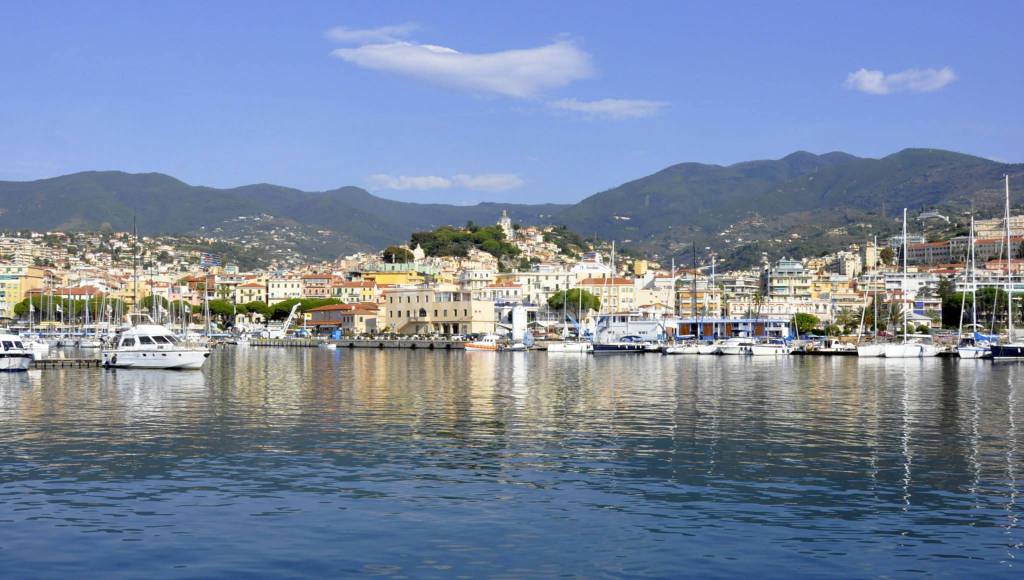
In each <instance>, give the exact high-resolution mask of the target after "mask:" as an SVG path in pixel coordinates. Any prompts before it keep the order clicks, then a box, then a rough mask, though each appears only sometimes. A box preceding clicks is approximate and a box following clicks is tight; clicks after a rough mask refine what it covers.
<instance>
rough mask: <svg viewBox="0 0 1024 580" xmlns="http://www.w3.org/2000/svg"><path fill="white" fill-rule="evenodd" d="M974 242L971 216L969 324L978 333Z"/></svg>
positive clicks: (976, 258)
mask: <svg viewBox="0 0 1024 580" xmlns="http://www.w3.org/2000/svg"><path fill="white" fill-rule="evenodd" d="M975 244H976V242H975V240H974V216H973V215H972V216H971V275H970V279H971V324H972V325H974V326H973V327H972V328H974V331H975V332H977V331H978V254H977V249H976V248H975Z"/></svg>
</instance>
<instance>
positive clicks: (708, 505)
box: [0, 348, 1024, 576]
mask: <svg viewBox="0 0 1024 580" xmlns="http://www.w3.org/2000/svg"><path fill="white" fill-rule="evenodd" d="M1022 372H1024V367H1019V366H1016V365H988V364H982V365H976V364H958V363H957V362H956V361H947V360H924V361H922V360H908V361H885V360H884V359H880V360H873V359H868V360H856V359H845V358H842V359H840V358H837V359H808V358H797V357H792V358H786V359H782V360H764V359H744V358H741V357H658V356H624V357H593V356H575V357H574V356H566V357H546V356H545V355H543V354H540V353H515V354H497V353H460V352H443V353H442V352H423V351H371V350H368V351H348V350H338V351H324V350H319V349H308V350H307V349H296V350H276V349H260V348H249V349H241V350H238V351H237V352H235V351H231V350H224V351H218V352H217V353H215V356H214V359H213V360H212V361H211V364H210V365H209V366H208V368H207V369H205V370H204V371H203V372H200V373H161V372H150V371H116V372H115V371H104V370H100V369H57V370H47V371H32V372H30V373H27V374H21V375H5V376H0V482H2V483H3V487H2V491H0V520H2V521H3V523H4V525H3V526H0V548H2V549H0V563H2V564H4V565H5V570H9V571H11V573H12V574H15V575H17V572H18V571H23V572H28V571H32V570H36V571H38V570H39V569H40V568H38V567H39V566H43V565H46V562H48V560H47V557H48V556H49V555H50V554H52V552H53V550H54V549H55V548H56V547H57V546H58V545H61V546H63V545H72V546H75V548H73V549H72V550H71V552H69V553H67V556H66V561H67V562H69V563H77V564H82V563H84V562H88V563H89V564H90V566H92V568H91V569H95V570H97V572H99V573H104V572H110V571H112V570H115V569H116V570H119V571H121V573H123V571H124V570H132V571H138V572H141V571H143V570H145V571H146V573H150V574H155V575H171V576H174V575H196V574H199V575H209V574H211V573H217V572H225V571H238V570H250V571H263V572H265V573H274V572H278V573H290V572H295V571H298V572H299V573H301V572H307V573H313V574H327V573H334V574H337V573H339V572H340V573H346V572H347V573H371V572H372V573H388V572H394V573H396V574H424V573H438V572H441V573H445V574H448V573H453V572H458V573H464V574H480V575H483V574H494V573H496V572H507V573H510V574H515V573H519V574H520V575H524V574H525V575H541V574H545V575H546V574H555V573H562V572H577V573H581V574H587V575H590V574H650V575H667V574H674V573H677V572H678V569H679V566H680V565H683V564H685V565H686V566H687V567H688V568H687V569H688V570H692V571H693V572H692V573H693V574H709V573H717V574H729V575H734V574H738V573H756V574H758V575H759V576H764V575H773V574H774V575H780V576H782V575H784V574H785V573H787V572H794V571H797V572H802V573H807V574H823V573H834V571H835V570H836V569H845V570H853V569H856V570H857V571H858V572H857V573H858V574H862V575H880V574H894V573H895V574H898V573H901V572H902V573H905V572H909V571H925V572H932V573H937V574H950V575H958V574H960V575H962V574H967V573H972V574H977V573H983V574H986V575H1000V574H1006V575H1009V573H1010V572H1011V570H1012V568H1011V566H1012V564H1013V563H1014V562H1015V560H1016V558H1017V556H1018V554H1019V552H1020V547H1021V544H1020V538H1019V531H1018V527H1019V526H1018V520H1019V516H1020V514H1019V510H1020V507H1019V504H1018V494H1019V491H1018V483H1017V473H1018V471H1019V470H1020V467H1021V466H1020V461H1021V459H1020V455H1019V454H1018V451H1017V424H1018V422H1019V421H1020V416H1019V414H1020V412H1021V411H1020V408H1019V405H1018V403H1017V398H1018V394H1017V387H1016V384H1017V383H1018V382H1019V380H1020V378H1021V377H1020V374H1021V373H1022ZM251 529H259V530H260V533H258V534H252V533H248V532H247V530H251ZM275 530H277V531H280V532H281V533H285V531H287V537H288V538H290V539H289V540H287V541H285V542H283V543H282V541H281V540H280V537H281V536H280V535H275V534H274V533H272V532H274V531H275ZM83 532H93V533H92V534H85V535H83ZM239 533H242V534H243V535H244V537H245V541H244V542H240V541H232V540H231V538H233V537H234V538H235V539H236V540H237V538H238V537H239V536H238V535H237V534H239ZM114 536H123V537H124V538H130V539H132V540H133V541H137V542H139V543H140V546H141V547H142V549H141V550H138V551H136V552H135V554H136V555H134V556H133V557H132V558H131V559H130V560H129V561H127V562H126V561H124V560H123V559H121V560H118V561H117V562H115V561H114V559H112V558H110V557H101V556H100V554H112V553H115V552H117V551H116V550H115V549H114V548H113V547H112V546H113V545H114V544H113V543H114V542H117V541H120V539H117V540H115V539H112V538H113V537H114ZM253 536H256V537H253ZM385 537H386V538H387V539H388V540H387V542H380V541H378V540H379V539H380V538H385ZM186 554H187V555H186ZM297 562H301V564H299V563H297ZM115 563H116V564H117V566H119V567H117V568H115V567H114V564H115ZM69 565H70V564H69ZM174 566H185V568H180V569H179V568H174ZM250 566H251V568H249V567H250ZM438 566H440V568H438ZM837 566H843V568H837ZM851 567H855V568H851ZM46 569H48V570H53V571H55V572H59V571H60V570H59V569H58V568H46ZM770 570H778V572H776V573H772V572H770Z"/></svg>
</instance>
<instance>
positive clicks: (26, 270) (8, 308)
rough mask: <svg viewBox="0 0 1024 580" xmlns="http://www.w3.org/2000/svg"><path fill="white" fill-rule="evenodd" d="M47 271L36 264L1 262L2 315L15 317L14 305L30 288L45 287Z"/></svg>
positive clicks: (0, 311) (23, 297)
mask: <svg viewBox="0 0 1024 580" xmlns="http://www.w3.org/2000/svg"><path fill="white" fill-rule="evenodd" d="M45 276H46V274H45V272H43V270H42V268H37V267H35V266H16V265H14V264H0V317H2V318H13V317H14V306H15V305H16V304H17V303H19V302H21V301H22V300H24V299H25V295H26V294H27V293H28V292H29V291H30V290H36V289H39V288H42V287H43V282H44V280H45Z"/></svg>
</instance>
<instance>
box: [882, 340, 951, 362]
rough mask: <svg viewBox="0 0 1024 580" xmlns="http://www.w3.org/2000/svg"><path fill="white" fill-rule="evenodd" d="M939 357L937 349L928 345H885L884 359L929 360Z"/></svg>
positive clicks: (909, 343)
mask: <svg viewBox="0 0 1024 580" xmlns="http://www.w3.org/2000/svg"><path fill="white" fill-rule="evenodd" d="M938 355H939V349H938V348H936V347H935V346H932V345H930V344H915V343H912V342H908V343H893V344H887V345H885V358H929V357H933V356H938Z"/></svg>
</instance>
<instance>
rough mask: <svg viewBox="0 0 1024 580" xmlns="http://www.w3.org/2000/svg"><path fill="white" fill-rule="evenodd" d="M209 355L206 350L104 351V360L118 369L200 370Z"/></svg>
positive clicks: (106, 365)
mask: <svg viewBox="0 0 1024 580" xmlns="http://www.w3.org/2000/svg"><path fill="white" fill-rule="evenodd" d="M209 356H210V352H209V351H206V350H166V351H104V352H103V354H102V360H103V366H105V367H108V368H117V369H167V370H199V369H201V368H203V365H204V364H205V363H206V359H207V358H209Z"/></svg>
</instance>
